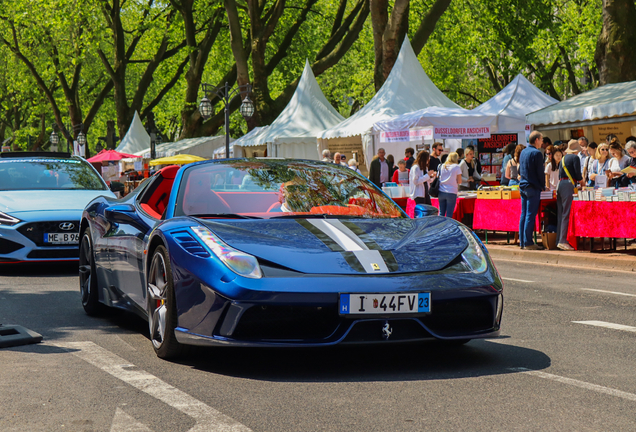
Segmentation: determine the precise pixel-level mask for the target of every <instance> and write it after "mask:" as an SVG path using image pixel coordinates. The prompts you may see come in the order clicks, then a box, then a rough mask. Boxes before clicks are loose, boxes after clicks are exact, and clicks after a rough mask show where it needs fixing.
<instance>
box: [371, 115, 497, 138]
mask: <svg viewBox="0 0 636 432" xmlns="http://www.w3.org/2000/svg"><path fill="white" fill-rule="evenodd" d="M495 119H496V118H495V116H494V115H486V114H481V113H477V112H474V111H470V110H467V109H464V108H439V107H431V108H424V109H421V110H418V111H414V112H411V113H406V114H402V115H399V116H396V117H393V118H392V119H389V120H384V121H381V122H377V123H376V124H374V125H373V130H374V131H408V130H409V129H416V128H425V127H430V126H432V127H434V128H435V127H436V128H440V129H444V131H439V132H438V134H437V135H440V136H439V137H438V136H434V137H433V138H435V139H437V138H440V139H445V136H444V135H447V134H445V133H444V132H445V130H446V129H449V128H459V127H463V128H465V129H470V128H480V129H484V128H487V129H488V132H485V131H484V130H482V131H481V132H479V133H488V134H489V133H490V132H496V131H497V130H496V128H493V127H492V126H494V125H493V122H494V121H495ZM463 132H464V133H465V134H470V133H474V131H473V132H471V131H470V130H467V131H463ZM433 135H436V134H435V133H433ZM456 135H460V132H459V131H457V133H456ZM457 138H465V137H463V136H462V137H460V136H458V137H457Z"/></svg>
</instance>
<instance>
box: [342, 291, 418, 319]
mask: <svg viewBox="0 0 636 432" xmlns="http://www.w3.org/2000/svg"><path fill="white" fill-rule="evenodd" d="M338 310H339V311H340V314H342V315H367V314H381V315H387V314H413V313H427V312H430V311H431V293H409V294H406V293H395V294H364V293H362V294H340V307H339V308H338Z"/></svg>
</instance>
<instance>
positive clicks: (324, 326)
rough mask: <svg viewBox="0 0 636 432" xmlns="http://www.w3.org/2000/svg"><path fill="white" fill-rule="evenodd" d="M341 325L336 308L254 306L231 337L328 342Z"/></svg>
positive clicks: (244, 315)
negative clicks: (320, 340)
mask: <svg viewBox="0 0 636 432" xmlns="http://www.w3.org/2000/svg"><path fill="white" fill-rule="evenodd" d="M339 324H340V318H339V316H338V309H337V308H336V307H335V306H333V307H327V306H325V307H315V306H313V307H309V306H264V307H261V306H253V307H251V308H249V309H248V310H247V311H245V313H243V316H242V317H241V320H240V321H239V323H238V325H237V327H236V329H235V330H234V333H233V335H232V337H234V338H236V339H243V340H312V339H313V340H315V339H325V338H327V337H329V336H330V335H331V334H333V332H334V331H336V329H337V328H338V325H339Z"/></svg>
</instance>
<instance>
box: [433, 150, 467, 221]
mask: <svg viewBox="0 0 636 432" xmlns="http://www.w3.org/2000/svg"><path fill="white" fill-rule="evenodd" d="M458 161H459V155H458V154H457V153H455V152H453V153H451V154H449V155H448V158H447V159H446V162H444V164H443V165H441V166H440V168H439V195H438V199H439V215H440V216H446V217H453V213H454V212H455V204H456V203H457V192H458V191H459V185H460V184H461V182H462V169H461V168H460V167H459V165H458V163H457V162H458Z"/></svg>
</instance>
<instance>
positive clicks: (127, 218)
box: [104, 204, 139, 224]
mask: <svg viewBox="0 0 636 432" xmlns="http://www.w3.org/2000/svg"><path fill="white" fill-rule="evenodd" d="M104 216H105V217H106V219H108V220H109V221H112V222H116V223H125V224H134V223H138V222H139V218H138V217H137V214H136V213H135V206H133V205H131V204H117V205H114V206H110V207H108V208H106V209H105V210H104Z"/></svg>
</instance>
